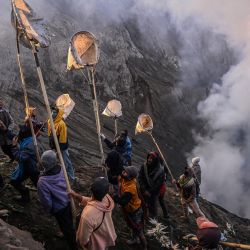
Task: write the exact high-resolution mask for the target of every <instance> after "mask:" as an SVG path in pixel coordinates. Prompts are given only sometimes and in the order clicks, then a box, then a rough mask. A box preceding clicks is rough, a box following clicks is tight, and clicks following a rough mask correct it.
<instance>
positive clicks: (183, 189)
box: [176, 167, 205, 219]
mask: <svg viewBox="0 0 250 250" xmlns="http://www.w3.org/2000/svg"><path fill="white" fill-rule="evenodd" d="M176 184H177V187H178V188H179V189H180V193H181V202H182V206H183V212H184V217H185V218H186V219H188V214H189V211H188V206H189V207H190V208H191V209H192V210H193V211H194V213H195V215H196V216H197V217H199V216H202V217H205V215H204V213H203V212H202V211H201V210H200V208H199V205H198V203H197V201H196V183H195V179H194V177H193V171H192V169H191V168H190V167H185V171H184V174H183V175H181V176H180V177H179V180H178V181H177V183H176Z"/></svg>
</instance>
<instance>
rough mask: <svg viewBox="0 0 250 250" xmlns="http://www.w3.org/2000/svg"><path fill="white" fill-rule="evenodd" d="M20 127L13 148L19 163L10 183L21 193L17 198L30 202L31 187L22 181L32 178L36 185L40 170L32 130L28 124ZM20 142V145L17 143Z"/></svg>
mask: <svg viewBox="0 0 250 250" xmlns="http://www.w3.org/2000/svg"><path fill="white" fill-rule="evenodd" d="M19 128H20V131H19V134H18V137H15V138H14V139H13V146H15V147H13V148H12V153H13V155H14V157H15V159H16V160H17V161H18V165H17V167H16V169H15V170H14V172H13V173H12V174H11V177H10V184H11V185H12V186H13V187H14V188H15V189H17V190H18V191H19V192H20V194H21V197H18V198H17V199H16V200H18V201H21V202H29V201H30V194H29V189H28V188H26V187H25V186H24V185H23V184H22V182H23V181H25V180H26V179H28V178H30V179H31V181H32V182H33V184H34V186H35V187H36V186H37V181H38V178H39V170H38V168H37V159H36V153H35V147H34V144H33V139H32V134H31V130H30V128H29V127H28V126H26V125H20V126H19ZM18 142H19V145H17V143H18Z"/></svg>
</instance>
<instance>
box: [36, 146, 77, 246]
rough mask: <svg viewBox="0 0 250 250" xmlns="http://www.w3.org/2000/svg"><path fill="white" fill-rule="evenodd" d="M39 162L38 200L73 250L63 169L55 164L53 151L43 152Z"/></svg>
mask: <svg viewBox="0 0 250 250" xmlns="http://www.w3.org/2000/svg"><path fill="white" fill-rule="evenodd" d="M41 161H42V166H43V167H44V171H43V173H42V175H41V176H40V178H39V180H38V184H37V191H38V196H39V200H40V202H41V203H42V205H43V207H44V209H45V210H46V211H47V212H49V213H51V214H52V215H54V216H55V218H56V220H57V222H58V224H59V227H60V229H61V231H62V233H63V235H64V237H65V239H66V241H67V243H68V246H69V248H70V249H71V250H75V249H77V244H76V239H75V238H76V233H75V228H74V224H73V217H72V212H71V206H70V200H69V197H68V193H67V191H66V181H65V178H64V174H63V169H62V168H61V166H60V165H59V164H58V163H57V156H56V153H55V152H54V151H53V150H47V151H45V152H44V153H43V154H42V156H41Z"/></svg>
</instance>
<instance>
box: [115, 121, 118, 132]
mask: <svg viewBox="0 0 250 250" xmlns="http://www.w3.org/2000/svg"><path fill="white" fill-rule="evenodd" d="M117 134H118V118H117V117H116V116H115V136H117Z"/></svg>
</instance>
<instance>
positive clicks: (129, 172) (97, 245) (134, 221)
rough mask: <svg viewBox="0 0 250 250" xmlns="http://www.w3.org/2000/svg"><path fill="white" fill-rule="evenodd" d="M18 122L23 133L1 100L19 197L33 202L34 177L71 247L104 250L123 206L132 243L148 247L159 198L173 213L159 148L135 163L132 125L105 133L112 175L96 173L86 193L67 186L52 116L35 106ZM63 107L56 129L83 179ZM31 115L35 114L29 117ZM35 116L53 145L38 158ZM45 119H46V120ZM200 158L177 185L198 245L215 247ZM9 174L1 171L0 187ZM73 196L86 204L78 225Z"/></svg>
mask: <svg viewBox="0 0 250 250" xmlns="http://www.w3.org/2000/svg"><path fill="white" fill-rule="evenodd" d="M26 113H27V114H28V115H27V117H26V118H25V119H24V122H23V124H22V125H19V131H18V133H14V120H13V118H12V117H11V115H10V113H9V111H8V110H7V109H6V108H5V107H4V103H3V101H2V100H0V143H1V148H2V151H3V153H4V154H5V155H7V156H8V157H9V162H13V161H16V162H17V166H16V169H15V170H14V171H13V173H12V174H11V176H10V184H11V185H12V186H13V187H14V188H15V189H16V190H17V191H18V192H19V194H20V195H19V196H18V197H15V200H16V201H18V202H21V203H23V204H25V203H28V202H30V194H29V189H28V188H27V187H26V186H25V185H24V181H25V180H26V179H28V178H29V179H30V180H31V181H32V183H33V185H34V186H35V187H37V192H38V197H39V200H40V202H41V204H42V206H43V207H44V210H45V211H47V212H48V213H51V214H52V215H53V216H54V217H55V219H56V221H57V223H58V225H59V227H60V229H61V232H62V233H63V235H64V237H65V239H66V241H67V244H68V246H69V248H70V249H72V250H74V249H79V247H80V248H82V249H88V250H105V249H107V248H108V247H110V246H114V245H115V241H116V238H117V235H116V231H115V227H114V224H113V219H112V210H113V209H114V207H115V206H117V207H120V209H121V213H122V214H123V217H124V219H125V221H126V223H127V226H128V227H129V228H130V229H131V232H132V234H131V236H132V237H131V239H128V240H127V244H141V245H142V247H143V249H144V250H146V249H148V246H147V240H146V237H145V234H144V229H145V223H146V222H147V221H148V218H157V216H159V215H158V209H157V207H158V204H157V203H158V202H159V204H160V207H161V209H162V213H163V217H164V218H165V219H168V218H169V212H168V209H167V206H166V204H165V200H164V195H165V192H166V178H167V175H168V173H167V170H166V168H165V166H164V163H163V161H162V159H161V157H160V155H159V154H158V153H157V152H149V153H148V154H147V157H146V159H145V162H144V163H143V164H142V165H141V167H140V168H137V167H135V166H133V165H132V144H131V140H130V138H129V136H128V131H127V130H124V131H122V132H121V133H120V134H118V135H116V136H115V138H114V140H113V141H112V140H109V139H107V138H106V136H105V135H104V134H101V138H102V139H103V142H104V143H105V144H106V145H107V148H108V149H110V151H109V152H108V153H107V156H106V160H105V163H104V165H105V167H106V169H107V177H106V176H103V177H98V178H96V179H95V180H94V181H93V183H92V185H91V194H92V195H91V196H90V197H86V196H83V195H81V194H78V193H76V192H74V191H73V190H71V191H70V192H67V189H66V180H65V177H64V172H63V169H62V166H61V165H60V164H59V162H58V156H57V153H56V150H55V142H54V139H53V136H52V132H51V124H50V122H49V121H48V122H46V123H43V122H39V121H38V119H37V117H36V114H35V108H33V109H32V108H31V109H30V110H29V112H26ZM63 113H64V111H63V109H59V108H57V107H53V108H52V118H53V121H54V124H55V130H56V135H57V138H58V142H59V146H60V150H61V153H62V157H63V160H64V164H65V167H66V171H67V175H68V178H69V180H70V182H71V183H72V184H74V183H75V182H77V181H78V178H77V177H76V176H75V170H74V167H73V165H72V162H71V160H70V155H69V143H68V133H67V125H66V123H65V121H64V119H63ZM29 119H30V120H29ZM30 121H31V122H32V125H33V127H34V131H35V135H36V136H39V135H40V134H41V131H42V132H44V131H45V130H44V128H45V127H47V132H48V138H49V146H50V149H49V150H46V151H44V152H42V154H41V162H40V164H38V159H37V157H36V152H35V146H34V142H33V138H32V133H31V128H30ZM45 124H46V125H45ZM199 161H200V158H199V157H195V158H193V159H192V165H191V166H187V167H185V169H184V173H183V174H182V175H181V176H180V178H179V179H178V180H173V181H172V182H173V184H174V185H176V186H177V187H178V190H179V194H180V197H181V203H182V207H183V217H184V219H185V220H186V221H188V220H189V218H190V216H189V210H190V209H191V210H192V211H193V212H194V214H195V216H196V218H197V225H198V233H197V236H198V240H199V247H200V249H201V248H204V249H212V248H215V247H216V246H217V245H218V242H219V233H218V232H219V229H218V226H217V225H216V224H215V223H213V222H211V221H209V220H208V219H207V218H206V216H205V214H204V212H203V211H202V210H201V209H200V207H199V195H200V191H199V190H200V188H199V187H200V184H201V168H200V165H199ZM3 187H4V180H3V178H2V176H1V175H0V190H1V189H2V188H3ZM70 199H74V200H75V201H76V202H77V204H79V206H80V207H82V208H83V210H82V213H81V217H80V221H79V225H78V228H76V227H75V224H74V221H73V215H72V209H71V203H70Z"/></svg>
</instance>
